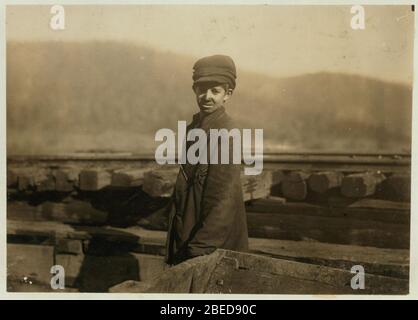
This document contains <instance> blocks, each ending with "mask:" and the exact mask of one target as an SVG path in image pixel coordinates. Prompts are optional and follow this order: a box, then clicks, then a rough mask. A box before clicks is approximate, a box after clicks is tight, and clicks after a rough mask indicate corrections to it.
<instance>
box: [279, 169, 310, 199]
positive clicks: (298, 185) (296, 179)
mask: <svg viewBox="0 0 418 320" xmlns="http://www.w3.org/2000/svg"><path fill="white" fill-rule="evenodd" d="M309 176H310V173H308V172H304V171H292V172H290V173H288V174H287V175H286V176H285V177H284V179H283V182H282V194H283V196H284V197H285V198H288V199H291V200H296V201H301V200H304V199H305V198H306V196H307V195H308V187H307V182H306V180H307V179H308V178H309Z"/></svg>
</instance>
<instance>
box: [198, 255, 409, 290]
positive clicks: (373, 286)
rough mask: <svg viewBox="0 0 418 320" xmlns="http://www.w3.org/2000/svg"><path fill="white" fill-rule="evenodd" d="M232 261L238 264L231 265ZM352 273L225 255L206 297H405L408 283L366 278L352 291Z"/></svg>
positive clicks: (209, 285) (252, 257) (280, 260)
mask: <svg viewBox="0 0 418 320" xmlns="http://www.w3.org/2000/svg"><path fill="white" fill-rule="evenodd" d="M231 260H235V262H234V263H231ZM352 277H353V274H352V273H351V272H350V270H342V269H336V268H330V267H324V266H316V265H311V264H307V263H299V262H293V261H287V260H282V259H272V258H268V257H264V256H260V255H254V254H245V253H239V252H234V251H226V254H225V256H224V257H223V259H222V260H221V261H220V262H219V263H218V264H217V266H216V268H215V270H214V271H213V273H212V276H211V278H210V281H209V284H208V288H207V290H206V292H207V293H250V292H251V293H271V294H278V293H281V294H283V293H286V294H296V293H299V294H406V293H408V280H406V279H405V280H404V279H397V278H392V277H384V276H378V275H371V274H367V273H366V275H365V284H366V288H365V289H364V290H353V289H352V288H351V285H350V284H351V279H352Z"/></svg>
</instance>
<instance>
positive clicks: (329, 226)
mask: <svg viewBox="0 0 418 320" xmlns="http://www.w3.org/2000/svg"><path fill="white" fill-rule="evenodd" d="M247 221H248V234H249V236H250V237H254V238H269V239H283V240H307V241H308V240H309V241H319V242H327V243H338V244H351V245H363V246H372V247H379V248H393V249H408V248H409V232H410V228H409V224H396V223H387V222H379V221H370V220H364V219H363V220H361V219H346V218H345V217H324V216H308V215H290V214H280V213H263V214H260V213H254V212H247Z"/></svg>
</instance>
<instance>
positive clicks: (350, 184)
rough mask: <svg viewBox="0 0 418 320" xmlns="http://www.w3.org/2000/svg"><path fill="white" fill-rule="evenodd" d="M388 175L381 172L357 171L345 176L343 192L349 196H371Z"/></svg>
mask: <svg viewBox="0 0 418 320" xmlns="http://www.w3.org/2000/svg"><path fill="white" fill-rule="evenodd" d="M385 179H386V177H385V176H384V175H383V174H381V173H374V172H373V173H372V172H367V173H356V174H351V175H348V176H345V177H344V178H343V180H342V184H341V193H342V194H343V195H344V196H346V197H349V198H361V197H367V196H371V195H373V194H374V193H375V192H376V188H377V186H378V185H379V184H380V183H381V182H382V181H383V180H385Z"/></svg>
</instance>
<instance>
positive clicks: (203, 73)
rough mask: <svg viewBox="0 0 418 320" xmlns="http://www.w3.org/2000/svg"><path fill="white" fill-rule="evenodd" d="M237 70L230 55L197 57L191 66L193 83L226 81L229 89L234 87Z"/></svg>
mask: <svg viewBox="0 0 418 320" xmlns="http://www.w3.org/2000/svg"><path fill="white" fill-rule="evenodd" d="M236 78H237V71H236V69H235V63H234V61H233V60H232V59H231V57H228V56H224V55H214V56H209V57H204V58H201V59H199V60H198V61H197V62H196V63H195V64H194V66H193V81H194V84H196V83H201V82H218V83H220V84H221V83H222V84H223V83H227V84H229V87H230V88H231V89H234V88H235V79H236Z"/></svg>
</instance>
